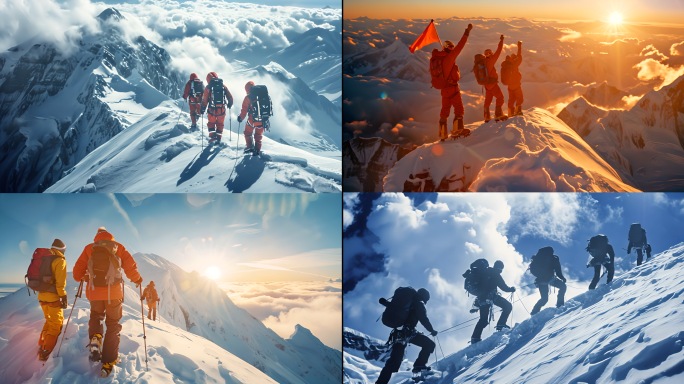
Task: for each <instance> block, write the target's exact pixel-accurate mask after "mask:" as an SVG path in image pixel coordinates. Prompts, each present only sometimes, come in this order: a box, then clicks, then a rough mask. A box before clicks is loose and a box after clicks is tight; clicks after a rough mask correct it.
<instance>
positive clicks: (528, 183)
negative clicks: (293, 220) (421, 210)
mask: <svg viewBox="0 0 684 384" xmlns="http://www.w3.org/2000/svg"><path fill="white" fill-rule="evenodd" d="M466 127H467V128H469V129H471V131H472V133H471V135H470V136H469V137H466V138H461V139H458V140H447V141H445V142H435V143H429V144H425V145H422V146H420V147H418V148H417V149H415V150H414V151H412V152H411V153H409V154H408V155H406V156H404V157H403V158H402V159H401V160H399V161H397V162H396V164H395V165H394V167H392V168H391V169H390V171H389V173H388V174H387V176H385V178H384V190H385V191H407V190H409V188H411V190H413V191H418V190H419V191H425V192H427V191H435V190H436V191H549V192H551V191H555V192H593V191H596V192H598V191H635V190H636V188H634V187H632V186H631V185H629V184H627V183H626V182H625V181H623V180H622V179H621V178H620V176H619V175H618V173H617V172H616V171H615V170H614V169H613V168H612V167H611V166H610V165H609V164H608V163H607V162H606V161H605V160H603V159H602V158H601V156H599V155H598V154H597V153H596V151H594V150H593V149H592V148H591V147H590V146H589V145H587V143H586V142H585V141H584V140H582V138H581V137H580V136H579V135H578V134H577V133H576V132H575V131H573V130H572V129H571V128H570V127H568V126H567V125H566V124H565V123H563V122H562V121H561V120H560V119H558V118H557V117H555V116H553V115H552V114H551V113H550V112H548V111H546V110H543V109H540V108H532V109H529V110H525V111H524V116H516V117H513V118H510V119H508V120H506V121H503V122H498V123H497V122H494V121H490V122H489V123H476V124H470V125H467V126H466Z"/></svg>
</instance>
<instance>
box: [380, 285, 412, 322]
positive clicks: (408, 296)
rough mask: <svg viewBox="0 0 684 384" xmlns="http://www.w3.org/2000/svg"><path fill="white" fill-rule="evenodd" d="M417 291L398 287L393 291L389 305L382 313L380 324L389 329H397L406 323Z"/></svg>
mask: <svg viewBox="0 0 684 384" xmlns="http://www.w3.org/2000/svg"><path fill="white" fill-rule="evenodd" d="M416 294H417V291H416V290H415V289H413V287H399V288H397V289H395V290H394V296H392V298H391V300H390V301H389V303H387V306H386V307H385V311H384V312H382V323H383V324H385V325H386V326H388V327H390V328H399V327H401V326H403V325H404V323H406V320H407V319H408V316H409V312H410V310H411V306H412V305H413V302H414V300H415V297H416Z"/></svg>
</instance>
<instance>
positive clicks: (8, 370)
mask: <svg viewBox="0 0 684 384" xmlns="http://www.w3.org/2000/svg"><path fill="white" fill-rule="evenodd" d="M77 288H78V284H77V283H76V282H74V281H73V279H72V278H71V274H69V276H68V279H67V293H68V296H69V302H70V305H69V309H68V310H67V311H65V312H66V313H65V317H67V316H68V315H69V311H71V304H73V300H74V295H75V294H76V290H77ZM123 308H124V314H123V318H122V320H121V324H122V326H123V329H122V330H121V342H120V346H119V348H120V349H119V358H120V363H119V364H118V365H117V367H116V368H115V369H114V371H113V372H112V379H107V380H108V381H111V382H115V383H172V382H173V383H275V382H276V381H274V380H273V379H271V378H270V377H268V376H267V375H266V374H264V373H262V372H261V371H260V370H259V369H257V368H255V367H253V366H251V365H250V364H248V363H247V362H245V361H244V360H242V359H240V358H238V357H237V356H235V355H234V354H232V353H230V352H227V351H226V350H225V349H223V348H222V347H220V346H218V345H216V344H215V343H212V342H211V341H209V340H207V339H205V338H203V337H201V336H197V335H194V334H192V333H190V332H187V331H185V330H183V329H181V328H178V327H176V326H174V325H172V324H169V323H168V322H166V321H165V320H164V319H162V320H161V321H159V322H150V321H149V320H147V319H145V327H146V334H147V339H146V340H147V348H148V349H147V352H148V366H149V370H145V354H144V343H143V332H142V321H141V318H140V299H139V295H138V290H137V289H135V288H134V287H132V286H131V285H128V284H127V285H126V291H125V302H124V307H123ZM145 311H147V309H145ZM89 317H90V305H89V304H88V300H87V299H86V298H85V295H84V296H83V298H81V299H78V300H77V301H76V307H75V309H74V313H73V316H72V318H71V320H70V321H69V327H68V328H67V329H66V336H67V338H66V339H65V340H64V343H63V345H62V349H61V351H60V354H59V356H56V355H57V350H55V351H54V352H53V354H52V356H51V358H50V359H48V361H47V362H46V363H45V365H42V363H41V362H40V361H38V359H37V358H36V352H37V347H36V342H37V340H38V335H39V333H40V329H41V328H42V326H43V322H44V318H43V313H42V311H41V309H40V305H38V302H37V300H36V298H35V296H32V297H28V296H27V295H26V290H24V289H21V290H19V291H17V292H15V293H13V294H11V295H9V296H7V297H5V298H3V299H1V300H0V375H1V376H2V382H3V383H8V384H9V383H55V384H59V383H64V384H85V383H93V382H97V381H99V370H100V365H99V364H91V363H90V362H89V361H88V354H87V351H86V348H85V345H86V344H87V343H88V319H89ZM60 340H61V339H60ZM58 346H59V344H58Z"/></svg>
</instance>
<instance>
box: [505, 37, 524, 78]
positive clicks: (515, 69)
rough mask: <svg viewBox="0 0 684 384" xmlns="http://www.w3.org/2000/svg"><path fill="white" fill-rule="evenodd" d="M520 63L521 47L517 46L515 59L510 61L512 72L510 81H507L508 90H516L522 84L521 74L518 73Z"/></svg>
mask: <svg viewBox="0 0 684 384" xmlns="http://www.w3.org/2000/svg"><path fill="white" fill-rule="evenodd" d="M521 63H522V47H521V46H520V45H519V46H518V54H517V55H516V57H515V59H511V65H512V66H513V68H512V69H513V70H512V71H511V79H510V80H509V81H508V87H509V88H511V87H512V88H517V87H520V85H521V84H522V74H521V73H520V64H521Z"/></svg>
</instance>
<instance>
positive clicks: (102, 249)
mask: <svg viewBox="0 0 684 384" xmlns="http://www.w3.org/2000/svg"><path fill="white" fill-rule="evenodd" d="M92 250H93V251H92V254H91V255H90V259H88V274H89V275H90V278H91V279H92V283H93V285H94V286H96V287H106V286H111V285H114V284H119V283H121V281H122V280H123V278H122V275H121V259H119V257H118V256H117V255H116V254H115V253H114V252H112V251H111V250H110V245H109V244H100V243H98V244H93V248H92Z"/></svg>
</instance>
